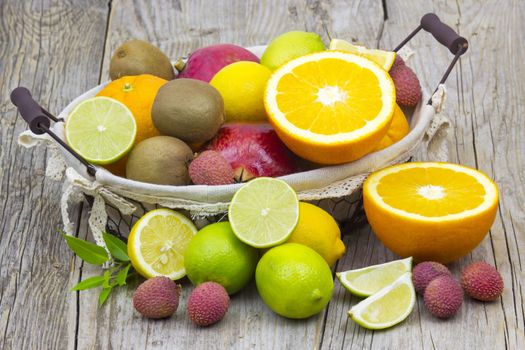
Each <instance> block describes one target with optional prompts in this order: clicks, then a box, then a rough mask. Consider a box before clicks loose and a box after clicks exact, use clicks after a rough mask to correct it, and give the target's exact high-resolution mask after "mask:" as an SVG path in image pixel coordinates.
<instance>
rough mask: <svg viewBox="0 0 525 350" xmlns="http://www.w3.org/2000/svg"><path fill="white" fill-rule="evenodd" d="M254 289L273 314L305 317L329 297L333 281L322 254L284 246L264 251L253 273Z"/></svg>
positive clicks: (306, 249)
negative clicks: (255, 288)
mask: <svg viewBox="0 0 525 350" xmlns="http://www.w3.org/2000/svg"><path fill="white" fill-rule="evenodd" d="M255 282H256V284H257V290H258V291H259V295H260V296H261V298H262V299H263V301H264V302H265V303H266V305H268V307H269V308H270V309H272V311H274V312H275V313H277V314H279V315H281V316H284V317H288V318H307V317H310V316H312V315H315V314H316V313H318V312H320V311H321V310H322V309H323V308H324V307H325V306H326V304H328V302H329V301H330V299H331V298H332V292H333V289H334V281H333V279H332V272H331V270H330V267H329V266H328V264H327V263H326V261H325V260H324V259H323V257H322V256H321V255H319V254H318V253H316V252H315V250H313V249H311V248H308V247H307V246H305V245H302V244H297V243H286V244H283V245H280V246H278V247H275V248H272V249H270V250H269V251H268V252H266V253H265V254H264V255H263V257H262V258H261V260H260V261H259V264H257V270H256V271H255Z"/></svg>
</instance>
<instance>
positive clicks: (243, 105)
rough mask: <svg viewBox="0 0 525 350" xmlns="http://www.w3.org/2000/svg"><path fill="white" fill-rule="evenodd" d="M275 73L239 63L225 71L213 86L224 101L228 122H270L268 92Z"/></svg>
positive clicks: (213, 81)
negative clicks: (266, 100) (269, 83)
mask: <svg viewBox="0 0 525 350" xmlns="http://www.w3.org/2000/svg"><path fill="white" fill-rule="evenodd" d="M271 74H272V72H270V70H269V69H268V68H266V67H265V66H263V65H261V64H259V63H256V62H247V61H239V62H235V63H232V64H229V65H227V66H226V67H224V68H222V69H221V70H220V71H219V72H218V73H217V74H215V76H214V77H213V79H212V80H211V81H210V85H211V86H213V87H214V88H216V89H217V90H218V91H219V93H220V94H221V96H222V99H223V100H224V117H225V119H226V122H262V121H267V117H266V111H265V109H264V89H265V87H266V83H267V82H268V79H270V75H271Z"/></svg>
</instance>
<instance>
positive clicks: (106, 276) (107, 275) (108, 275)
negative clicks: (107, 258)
mask: <svg viewBox="0 0 525 350" xmlns="http://www.w3.org/2000/svg"><path fill="white" fill-rule="evenodd" d="M102 278H103V279H104V282H103V283H102V288H112V287H113V286H112V285H111V284H110V283H109V282H110V280H111V272H110V271H109V270H106V271H104V275H103V276H102Z"/></svg>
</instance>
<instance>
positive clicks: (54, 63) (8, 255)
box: [0, 0, 107, 349]
mask: <svg viewBox="0 0 525 350" xmlns="http://www.w3.org/2000/svg"><path fill="white" fill-rule="evenodd" d="M83 4H87V5H89V6H87V7H82V6H81V5H83ZM0 14H1V15H0V72H1V74H2V76H1V78H0V96H2V97H1V99H0V125H1V127H0V143H1V148H0V183H1V191H0V225H1V231H0V232H1V233H0V348H1V349H39V348H42V349H57V348H64V347H69V348H74V342H75V326H76V297H75V295H74V294H73V293H70V292H69V291H68V287H69V286H70V285H72V284H74V283H75V281H76V280H77V279H78V274H77V271H78V265H76V263H75V262H74V261H73V260H70V258H71V256H72V255H71V253H70V252H69V251H68V248H67V246H66V245H65V244H64V240H63V239H62V238H61V237H60V235H59V234H58V229H59V228H60V225H61V217H60V203H59V202H60V194H61V191H60V189H61V184H60V183H58V182H54V181H51V180H48V179H45V177H44V173H45V164H46V150H45V149H31V150H26V149H22V148H21V147H20V146H18V145H17V136H18V134H19V133H20V132H21V131H23V130H25V129H27V125H26V124H25V122H24V121H23V120H22V119H21V118H19V117H18V116H17V113H16V109H15V108H14V106H13V105H12V104H11V102H10V101H9V93H10V91H11V90H12V89H13V88H15V87H17V86H19V85H22V86H26V87H28V88H29V89H30V90H31V91H32V93H33V96H34V97H35V98H36V99H37V101H40V102H41V103H42V105H44V106H47V107H48V108H49V110H50V111H54V112H58V111H60V110H61V109H62V108H63V107H64V106H66V104H67V103H69V101H70V100H72V99H73V98H74V97H75V96H77V95H78V94H80V93H82V92H83V91H85V90H86V89H87V88H89V87H91V86H93V85H94V84H96V83H97V81H98V76H99V72H100V64H101V58H102V50H103V44H102V43H103V41H104V36H105V24H106V17H107V6H106V4H105V3H104V2H102V1H98V2H96V1H90V2H89V3H87V2H85V1H72V2H68V3H66V2H63V1H16V0H13V1H11V0H5V1H1V2H0Z"/></svg>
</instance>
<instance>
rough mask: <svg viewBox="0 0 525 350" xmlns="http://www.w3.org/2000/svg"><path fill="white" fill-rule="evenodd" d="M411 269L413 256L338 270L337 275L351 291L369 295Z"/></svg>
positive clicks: (364, 295)
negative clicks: (354, 268) (363, 266)
mask: <svg viewBox="0 0 525 350" xmlns="http://www.w3.org/2000/svg"><path fill="white" fill-rule="evenodd" d="M411 270H412V257H410V258H406V259H402V260H395V261H391V262H387V263H385V264H379V265H372V266H368V267H365V268H362V269H357V270H349V271H344V272H338V273H337V274H336V276H337V278H338V279H339V281H340V282H341V284H342V285H343V286H344V287H345V288H346V290H348V291H349V292H350V293H352V294H355V295H358V296H360V297H368V296H370V295H372V294H374V293H377V292H378V291H379V290H380V289H383V288H384V287H386V286H388V285H390V284H392V283H393V282H394V281H395V280H397V279H398V278H399V277H400V276H401V275H403V274H404V273H405V272H410V271H411Z"/></svg>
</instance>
